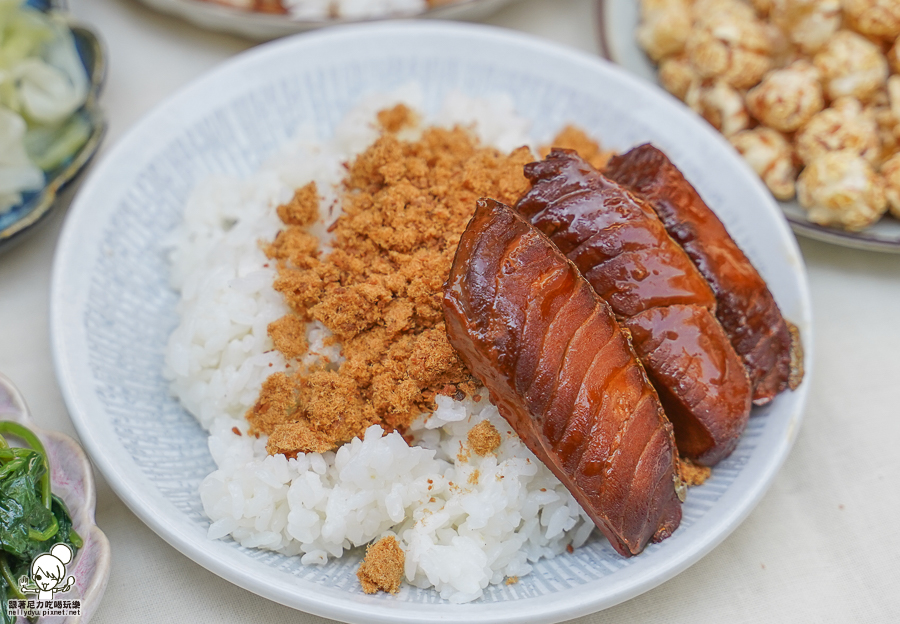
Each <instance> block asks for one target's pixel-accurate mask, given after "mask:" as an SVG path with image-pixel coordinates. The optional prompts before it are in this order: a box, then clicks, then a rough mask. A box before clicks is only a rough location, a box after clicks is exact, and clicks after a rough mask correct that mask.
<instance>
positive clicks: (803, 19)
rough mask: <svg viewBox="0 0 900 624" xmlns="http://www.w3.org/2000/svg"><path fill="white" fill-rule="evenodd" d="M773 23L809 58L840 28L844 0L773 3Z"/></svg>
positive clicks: (797, 0) (784, 0)
mask: <svg viewBox="0 0 900 624" xmlns="http://www.w3.org/2000/svg"><path fill="white" fill-rule="evenodd" d="M772 4H773V6H772V9H771V12H770V15H771V19H772V22H773V23H774V24H775V25H776V26H778V28H780V29H781V30H782V31H783V32H785V33H787V35H788V39H789V40H790V41H791V43H793V44H795V45H796V46H798V47H799V48H800V50H801V51H802V52H804V53H806V54H814V53H816V52H818V51H819V50H820V49H821V48H822V46H824V45H825V43H826V42H827V41H828V40H829V39H831V37H832V36H833V35H834V33H836V32H837V31H838V29H840V27H841V0H772Z"/></svg>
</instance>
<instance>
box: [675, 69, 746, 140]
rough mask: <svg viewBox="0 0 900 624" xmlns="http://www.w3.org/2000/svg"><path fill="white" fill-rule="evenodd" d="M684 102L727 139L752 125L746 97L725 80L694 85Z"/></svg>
mask: <svg viewBox="0 0 900 624" xmlns="http://www.w3.org/2000/svg"><path fill="white" fill-rule="evenodd" d="M684 101H685V103H686V104H687V105H688V106H690V107H691V109H692V110H694V111H696V112H698V113H700V114H701V115H702V116H703V118H704V119H706V121H708V122H709V123H710V124H712V125H713V126H714V127H715V129H716V130H718V131H719V132H721V133H722V134H724V135H725V136H726V137H729V136H731V135H732V134H735V133H737V132H740V131H741V130H744V129H745V128H747V126H749V125H750V115H749V114H747V108H746V107H745V106H744V97H743V96H742V95H741V94H740V93H739V92H738V91H737V90H736V89H734V87H732V86H730V85H729V84H728V83H727V82H725V81H724V80H717V81H716V82H714V83H713V84H711V85H707V84H697V83H695V84H693V85H692V86H691V87H690V88H689V89H688V92H687V95H686V96H685V100H684Z"/></svg>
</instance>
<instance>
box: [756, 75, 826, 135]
mask: <svg viewBox="0 0 900 624" xmlns="http://www.w3.org/2000/svg"><path fill="white" fill-rule="evenodd" d="M819 78H820V73H819V70H818V69H816V68H815V67H814V66H813V65H812V64H811V63H810V62H809V61H806V60H803V59H801V60H798V61H794V62H793V63H791V64H790V65H788V66H787V67H785V68H784V69H776V70H773V71H771V72H769V73H768V74H766V77H765V78H763V80H762V82H760V83H759V84H758V85H757V86H756V87H754V88H753V89H750V91H749V92H747V98H746V99H747V109H748V110H749V111H750V114H751V115H753V117H755V118H756V119H757V120H759V122H760V123H761V124H763V125H764V126H769V127H770V128H774V129H776V130H779V131H781V132H793V131H794V130H797V129H798V128H800V127H801V126H802V125H803V124H805V123H806V122H807V121H809V120H810V119H811V118H812V116H813V115H815V114H816V113H818V112H819V111H820V110H822V109H823V108H824V107H825V99H824V97H823V94H822V85H821V82H820V80H819Z"/></svg>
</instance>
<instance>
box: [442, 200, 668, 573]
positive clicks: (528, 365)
mask: <svg viewBox="0 0 900 624" xmlns="http://www.w3.org/2000/svg"><path fill="white" fill-rule="evenodd" d="M443 303H444V316H445V319H446V325H447V332H448V334H449V336H450V341H451V344H453V346H454V347H455V348H456V349H457V351H458V352H459V354H460V357H461V358H462V359H463V361H464V362H465V364H466V366H468V367H469V370H471V371H472V373H473V374H474V375H475V376H476V377H478V378H479V379H480V380H481V381H482V383H484V385H485V386H486V387H487V388H488V390H489V391H490V394H491V399H492V401H493V402H494V403H495V404H496V405H497V408H498V409H499V410H500V413H501V414H502V415H503V417H504V418H505V419H506V420H507V421H508V422H509V423H510V425H511V426H512V427H513V428H514V429H515V431H516V433H517V434H518V435H519V437H520V438H521V439H522V440H523V441H524V442H525V444H526V445H527V446H528V448H529V449H531V450H532V452H534V454H535V455H537V457H538V458H539V459H540V460H541V461H542V462H544V463H545V464H546V465H547V466H548V467H549V468H550V469H551V470H552V471H553V473H554V474H556V476H557V477H558V478H559V479H560V481H562V483H563V484H565V486H566V487H567V488H568V489H569V491H571V492H572V494H573V495H574V496H575V498H576V500H577V501H578V502H579V504H581V506H582V507H583V508H584V510H585V511H586V512H587V513H588V514H589V515H590V517H591V518H592V519H593V520H594V522H595V523H596V525H597V526H598V527H599V528H600V530H601V531H602V532H603V533H604V535H606V537H607V538H609V541H610V543H611V544H612V545H613V547H615V549H616V550H617V551H618V552H619V553H621V554H622V555H624V556H630V555H633V554H637V553H639V552H641V550H643V548H644V546H645V545H646V544H647V542H648V541H650V540H651V539H655V540H660V539H663V538H665V537H668V536H669V535H670V534H671V533H672V531H674V530H675V528H676V527H677V526H678V524H679V522H680V520H681V506H680V504H679V500H678V495H677V493H676V489H677V488H680V487H681V485H682V484H681V480H680V476H679V474H678V471H677V468H676V465H677V452H676V450H675V443H674V440H673V435H672V426H671V424H670V423H669V421H668V419H667V418H666V416H665V414H664V413H663V411H662V408H661V406H660V404H659V400H658V398H657V395H656V392H655V391H654V390H653V387H652V386H651V385H650V383H649V381H648V380H647V377H646V375H645V373H644V370H643V368H642V366H641V365H640V363H639V362H638V360H637V358H636V356H635V354H634V351H633V350H632V348H631V345H630V343H629V339H628V337H627V334H625V333H624V332H623V331H622V330H621V328H620V327H619V325H618V323H617V322H616V320H615V317H614V315H613V312H612V310H611V309H610V308H609V306H608V305H607V304H606V302H604V301H603V300H602V299H601V298H599V297H598V296H597V295H596V293H595V292H594V291H593V289H592V288H591V286H590V285H589V284H588V283H587V282H586V281H585V280H584V278H582V277H581V275H580V274H579V272H578V270H577V269H576V268H575V267H574V266H573V265H572V264H571V263H570V262H568V261H567V260H566V258H565V257H564V256H563V255H562V254H560V253H559V251H558V250H557V249H556V248H555V247H554V246H553V244H552V243H550V241H548V240H547V238H546V237H545V236H544V235H542V234H541V233H540V232H539V231H538V230H536V229H535V228H533V227H532V226H531V225H529V224H528V223H527V222H526V221H525V220H524V219H522V217H520V216H519V215H518V214H516V212H515V211H513V210H512V209H510V208H509V207H507V206H505V205H503V204H500V203H498V202H495V201H493V200H481V201H479V202H478V208H477V210H476V212H475V216H474V217H473V218H472V220H471V222H470V223H469V225H468V227H467V228H466V231H465V233H464V234H463V236H462V239H461V240H460V244H459V248H458V249H457V252H456V257H455V258H454V261H453V266H452V269H451V271H450V277H449V279H448V281H447V283H446V284H445V285H444V298H443Z"/></svg>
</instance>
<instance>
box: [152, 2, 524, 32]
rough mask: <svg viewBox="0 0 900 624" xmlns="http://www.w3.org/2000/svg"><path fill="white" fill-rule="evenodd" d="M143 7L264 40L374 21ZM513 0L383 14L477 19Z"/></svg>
mask: <svg viewBox="0 0 900 624" xmlns="http://www.w3.org/2000/svg"><path fill="white" fill-rule="evenodd" d="M141 1H142V2H143V3H144V4H146V5H148V6H150V7H153V8H154V9H156V10H158V11H162V12H163V13H169V14H171V15H176V16H178V17H181V18H182V19H185V20H187V21H189V22H192V23H194V24H196V25H197V26H200V27H201V28H207V29H209V30H218V31H222V32H228V33H232V34H235V35H241V36H244V37H248V38H250V39H257V40H265V39H274V38H276V37H283V36H285V35H290V34H293V33H298V32H303V31H307V30H312V29H314V28H322V27H324V26H336V25H341V24H349V23H352V22H365V21H375V20H376V19H378V18H370V19H367V20H354V19H350V18H343V19H319V20H315V19H298V18H295V17H292V16H290V15H276V14H272V13H261V12H258V11H242V10H241V9H237V8H234V7H230V6H226V5H224V4H217V3H216V2H214V1H212V0H141ZM509 2H512V0H457V1H456V2H453V3H451V4H446V5H442V6H436V7H434V8H430V9H427V10H425V11H420V12H417V13H415V14H402V15H400V14H398V15H386V16H384V18H401V17H403V18H412V17H416V18H419V17H422V18H434V19H460V20H479V19H482V18H484V17H487V16H488V15H490V14H491V13H493V12H494V11H496V10H498V9H499V8H500V7H501V6H503V5H504V4H508V3H509Z"/></svg>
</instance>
